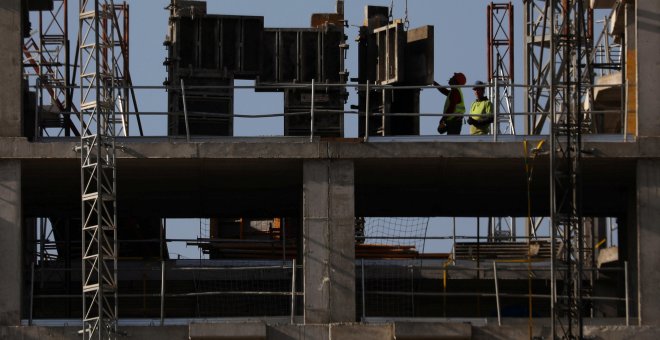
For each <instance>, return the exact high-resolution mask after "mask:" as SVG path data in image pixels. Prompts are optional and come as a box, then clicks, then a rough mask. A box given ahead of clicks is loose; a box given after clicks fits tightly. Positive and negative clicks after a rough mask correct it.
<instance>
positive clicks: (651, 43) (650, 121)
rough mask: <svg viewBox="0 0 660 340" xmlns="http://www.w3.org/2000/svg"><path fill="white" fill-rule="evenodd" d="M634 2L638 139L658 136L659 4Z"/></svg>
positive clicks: (659, 96) (659, 107)
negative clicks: (635, 10)
mask: <svg viewBox="0 0 660 340" xmlns="http://www.w3.org/2000/svg"><path fill="white" fill-rule="evenodd" d="M636 3H637V5H636V6H637V16H636V19H637V70H638V72H637V108H638V123H639V124H638V128H637V132H638V135H639V136H660V114H658V110H659V109H660V95H658V89H659V88H660V86H658V85H660V79H658V74H660V1H648V0H643V1H636Z"/></svg>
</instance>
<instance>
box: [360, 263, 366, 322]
mask: <svg viewBox="0 0 660 340" xmlns="http://www.w3.org/2000/svg"><path fill="white" fill-rule="evenodd" d="M360 260H361V261H360V262H361V267H362V280H361V281H362V322H365V321H364V319H365V318H366V317H367V307H366V301H367V299H366V293H367V292H366V290H365V289H364V280H365V278H364V258H362V259H360Z"/></svg>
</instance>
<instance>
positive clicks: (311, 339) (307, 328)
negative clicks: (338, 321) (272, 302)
mask: <svg viewBox="0 0 660 340" xmlns="http://www.w3.org/2000/svg"><path fill="white" fill-rule="evenodd" d="M267 332H268V340H329V339H330V327H329V326H328V325H312V324H309V325H272V326H271V325H269V326H268V328H267Z"/></svg>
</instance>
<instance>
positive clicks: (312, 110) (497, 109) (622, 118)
mask: <svg viewBox="0 0 660 340" xmlns="http://www.w3.org/2000/svg"><path fill="white" fill-rule="evenodd" d="M178 85H179V86H131V87H130V89H131V90H133V91H178V92H180V93H181V97H182V106H183V108H182V109H183V111H182V112H158V111H142V112H129V111H121V112H115V115H122V116H123V117H125V119H129V120H130V119H131V118H133V119H137V120H139V119H140V117H154V116H155V117H159V118H164V119H166V118H168V117H169V118H172V117H181V116H183V120H184V122H185V136H179V135H177V136H179V137H185V138H186V141H188V142H190V141H191V139H193V137H195V136H194V135H193V134H191V131H190V117H191V116H192V115H194V116H197V117H204V116H208V117H228V118H229V117H231V118H236V119H262V118H282V117H287V116H297V115H298V116H300V115H302V116H309V117H310V128H309V139H310V141H313V140H314V138H315V137H317V136H315V130H316V128H318V122H317V120H318V117H319V116H320V115H324V114H343V115H347V116H351V115H352V116H357V117H358V122H359V120H362V119H363V120H364V131H358V132H357V134H358V136H360V137H362V139H363V141H364V142H368V141H369V139H370V137H376V136H379V137H382V136H385V135H386V133H385V131H384V129H383V131H382V133H380V134H376V135H373V134H371V132H370V131H371V130H370V126H369V125H370V119H371V118H374V117H381V118H391V117H434V118H438V119H440V118H442V117H452V116H454V117H455V116H460V117H461V118H463V119H466V118H468V117H469V116H470V114H469V112H466V113H465V114H451V113H442V112H423V111H422V112H396V113H393V112H388V110H387V109H386V108H385V105H380V106H381V107H380V109H378V111H377V110H374V108H375V107H377V106H375V105H373V103H372V100H371V99H372V98H371V97H373V96H374V94H375V93H377V92H387V91H392V92H393V91H400V90H420V91H424V90H435V89H439V88H446V89H450V88H459V89H465V88H472V87H473V85H462V86H430V85H429V86H391V85H376V84H368V83H367V84H325V83H318V82H315V81H312V83H311V84H272V85H266V84H259V85H236V86H197V85H194V86H191V85H185V83H184V82H183V80H182V81H181V83H180V84H178ZM612 86H621V88H622V90H621V92H622V97H621V98H624V97H623V95H624V86H623V84H608V85H592V86H590V87H587V88H586V89H587V90H588V91H592V90H595V89H598V88H607V87H612ZM41 87H42V85H41V83H40V82H37V83H36V84H35V85H34V88H35V89H36V90H37V93H40V92H41V91H40V90H41ZM485 87H486V88H487V89H488V90H489V92H490V93H493V94H494V96H493V98H492V103H493V112H492V115H493V121H494V123H493V124H491V129H490V131H491V132H490V134H491V135H492V141H494V142H497V141H499V140H500V137H501V136H502V134H501V133H499V131H498V130H499V129H498V128H497V126H495V124H497V122H498V118H501V117H503V116H508V117H511V121H512V122H513V123H514V124H522V122H521V120H524V119H527V118H534V119H536V118H538V119H539V120H540V118H541V117H549V116H550V112H547V111H525V110H516V108H515V106H514V107H513V110H511V111H512V112H503V111H502V110H501V106H502V105H501V103H500V97H501V95H500V94H501V93H504V92H502V91H503V89H508V92H507V93H513V91H516V90H522V91H526V92H527V91H530V90H533V89H536V90H537V91H538V92H539V93H540V92H544V91H549V87H548V86H534V85H518V84H508V83H504V84H503V83H501V82H498V81H497V80H495V81H494V82H493V83H491V84H486V85H485ZM554 87H555V88H556V89H559V90H561V89H566V88H568V87H567V86H561V85H555V86H554ZM333 88H341V89H343V90H345V91H348V90H349V89H353V90H356V91H358V92H363V93H364V94H365V95H366V96H365V97H366V98H365V99H366V100H365V102H364V107H363V108H360V109H358V110H346V109H343V110H329V109H323V110H318V109H317V107H316V98H315V97H316V94H318V93H322V92H323V91H327V90H329V89H333ZM117 89H123V88H117ZM246 89H247V90H249V89H252V90H280V91H281V90H290V89H309V90H310V91H311V101H310V103H309V111H303V112H273V113H268V114H249V113H238V114H234V113H228V114H223V113H209V112H199V111H194V110H189V108H188V105H187V102H188V101H189V100H190V98H189V93H187V92H189V91H193V90H194V91H200V90H232V91H235V90H246ZM255 96H258V94H255ZM511 96H513V94H511ZM120 100H121V99H120ZM465 100H466V104H468V103H469V102H470V100H469V99H468V98H466V99H465ZM165 101H166V100H164V103H165ZM38 102H39V103H38V105H36V107H37V109H36V110H35V112H34V122H35V124H34V134H35V139H38V138H40V137H47V136H50V133H49V131H50V130H53V129H57V128H55V127H49V126H50V125H48V124H44V122H45V119H44V116H45V115H46V114H49V115H50V116H51V117H52V116H54V115H56V116H58V117H60V118H59V119H63V117H65V116H69V117H74V116H77V115H78V113H76V112H61V111H48V112H46V111H44V110H43V109H42V108H44V105H43V104H44V103H43V99H42V98H38ZM624 102H625V101H624V100H621V103H622V104H621V107H620V108H617V109H609V110H608V109H599V110H594V109H588V110H582V114H584V115H585V116H587V118H588V119H587V121H589V119H594V120H603V119H604V118H605V117H608V116H612V115H614V116H618V117H619V118H614V120H615V121H618V124H619V125H620V126H619V127H618V128H616V129H615V130H618V131H614V132H612V131H608V133H607V134H615V135H621V136H622V137H623V138H622V140H623V141H627V140H628V136H627V134H628V133H627V131H626V130H627V128H628V127H627V120H628V119H627V110H625V109H624V104H623V103H624ZM581 105H582V104H581ZM466 106H467V107H469V106H468V105H466ZM438 107H440V105H438ZM556 116H557V117H559V119H561V118H562V113H561V112H558V113H557V114H556ZM51 123H52V122H51ZM76 124H78V125H79V120H77V122H76ZM161 124H165V125H167V123H166V122H164V123H161ZM547 124H548V123H547V122H546V123H545V126H546V127H545V128H541V129H537V130H541V131H542V130H547ZM521 130H522V129H516V132H515V135H516V136H532V135H539V134H535V133H533V132H530V131H523V132H520V131H521ZM597 130H598V129H596V128H594V127H593V126H592V127H589V126H585V127H584V133H585V134H600V133H601V132H600V131H597ZM140 131H142V129H140ZM345 131H346V126H342V132H341V134H342V135H343V134H344V132H345ZM355 131H357V130H355ZM54 134H55V135H58V133H54ZM434 135H435V134H434ZM541 135H542V133H541ZM126 136H129V137H135V135H130V134H126ZM150 136H151V137H165V136H167V137H176V136H171V135H168V134H167V133H165V134H161V135H158V134H156V135H150ZM435 136H437V135H435ZM203 137H209V136H203ZM223 137H226V136H223ZM237 137H238V136H237ZM388 137H396V135H394V136H392V135H388ZM482 139H483V138H482ZM438 140H442V138H439V139H438Z"/></svg>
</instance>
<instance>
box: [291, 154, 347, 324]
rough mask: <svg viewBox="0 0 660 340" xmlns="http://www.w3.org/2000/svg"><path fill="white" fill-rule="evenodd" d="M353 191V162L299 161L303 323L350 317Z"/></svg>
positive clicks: (328, 321)
mask: <svg viewBox="0 0 660 340" xmlns="http://www.w3.org/2000/svg"><path fill="white" fill-rule="evenodd" d="M354 191H355V189H354V169H353V162H352V161H321V160H309V161H304V164H303V265H304V289H305V302H304V306H305V307H304V308H305V310H304V315H305V323H330V322H348V321H353V320H354V319H355V238H354V235H355V231H354V229H355V193H354Z"/></svg>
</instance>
